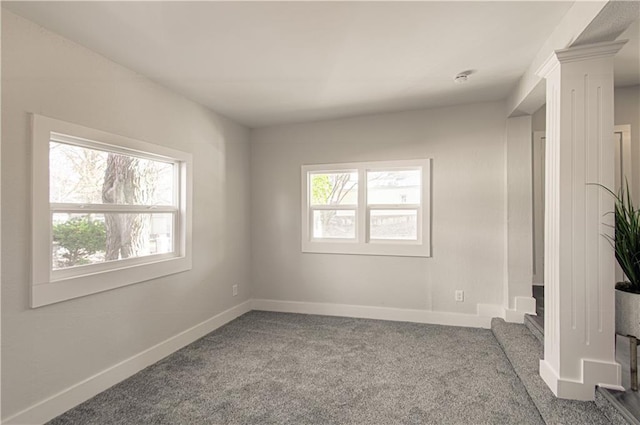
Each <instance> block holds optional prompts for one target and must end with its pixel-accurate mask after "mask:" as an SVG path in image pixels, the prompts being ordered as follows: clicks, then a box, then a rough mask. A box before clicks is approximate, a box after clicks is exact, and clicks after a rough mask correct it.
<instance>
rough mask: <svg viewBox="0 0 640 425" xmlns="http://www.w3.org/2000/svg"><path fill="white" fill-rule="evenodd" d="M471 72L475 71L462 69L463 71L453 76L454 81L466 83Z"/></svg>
mask: <svg viewBox="0 0 640 425" xmlns="http://www.w3.org/2000/svg"><path fill="white" fill-rule="evenodd" d="M471 74H473V71H462V72H461V73H459V74H458V75H456V76H455V77H453V81H454V82H456V83H458V84H462V83H466V82H467V81H468V80H469V75H471Z"/></svg>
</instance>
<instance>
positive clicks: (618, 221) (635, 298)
mask: <svg viewBox="0 0 640 425" xmlns="http://www.w3.org/2000/svg"><path fill="white" fill-rule="evenodd" d="M607 190H608V189H607ZM609 192H611V191H610V190H609ZM611 194H612V195H613V196H614V198H615V209H614V216H615V218H614V222H615V232H614V237H613V238H611V237H609V239H610V240H611V242H612V244H613V247H614V250H615V255H616V260H617V261H618V264H619V265H620V267H621V268H622V271H623V272H624V275H625V277H626V279H627V280H624V281H623V282H618V283H616V333H618V334H621V335H629V336H635V337H636V338H640V210H638V209H637V208H636V207H635V206H634V205H633V200H632V199H631V193H630V192H629V184H628V183H627V184H626V185H625V186H624V187H622V188H621V189H620V192H619V193H618V194H617V195H616V194H614V193H613V192H611Z"/></svg>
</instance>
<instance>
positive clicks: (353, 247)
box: [302, 159, 431, 257]
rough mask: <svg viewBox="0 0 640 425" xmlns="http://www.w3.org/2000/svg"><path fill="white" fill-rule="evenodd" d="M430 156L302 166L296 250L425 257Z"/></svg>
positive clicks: (428, 252)
mask: <svg viewBox="0 0 640 425" xmlns="http://www.w3.org/2000/svg"><path fill="white" fill-rule="evenodd" d="M430 174H431V172H430V160H428V159H421V160H406V161H381V162H358V163H349V164H324V165H305V166H303V167H302V181H303V182H302V251H303V252H324V253H340V254H370V255H399V256H415V257H428V256H430V236H429V235H430V233H429V230H430V229H429V223H430V219H429V212H430V210H429V209H430V205H429V199H430V196H429V189H430V180H429V179H430Z"/></svg>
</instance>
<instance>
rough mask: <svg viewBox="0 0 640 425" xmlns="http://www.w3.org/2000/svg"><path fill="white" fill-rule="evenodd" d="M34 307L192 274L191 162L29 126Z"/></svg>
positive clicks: (68, 130) (160, 150)
mask: <svg viewBox="0 0 640 425" xmlns="http://www.w3.org/2000/svg"><path fill="white" fill-rule="evenodd" d="M32 139H33V231H32V234H33V236H32V251H33V264H32V276H33V280H32V291H31V293H32V306H33V307H38V306H41V305H46V304H51V303H53V302H58V301H63V300H66V299H70V298H76V297H79V296H83V295H88V294H92V293H96V292H101V291H104V290H108V289H113V288H116V287H119V286H124V285H129V284H132V283H137V282H141V281H144V280H150V279H154V278H157V277H161V276H166V275H169V274H173V273H178V272H181V271H185V270H188V269H190V268H191V185H192V183H191V179H192V177H191V162H192V159H191V155H190V154H188V153H185V152H181V151H177V150H174V149H171V148H166V147H163V146H158V145H153V144H150V143H146V142H141V141H138V140H134V139H129V138H126V137H123V136H118V135H114V134H110V133H106V132H103V131H100V130H95V129H91V128H87V127H82V126H79V125H76V124H71V123H67V122H64V121H60V120H55V119H51V118H47V117H42V116H39V115H33V119H32Z"/></svg>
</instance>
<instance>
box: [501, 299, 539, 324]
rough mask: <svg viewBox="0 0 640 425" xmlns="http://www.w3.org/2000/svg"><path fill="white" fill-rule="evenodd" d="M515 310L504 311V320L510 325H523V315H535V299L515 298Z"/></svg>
mask: <svg viewBox="0 0 640 425" xmlns="http://www.w3.org/2000/svg"><path fill="white" fill-rule="evenodd" d="M515 307H516V308H515V309H513V310H510V309H505V311H504V320H505V321H507V322H510V323H524V315H525V314H536V299H535V298H533V297H515Z"/></svg>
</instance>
